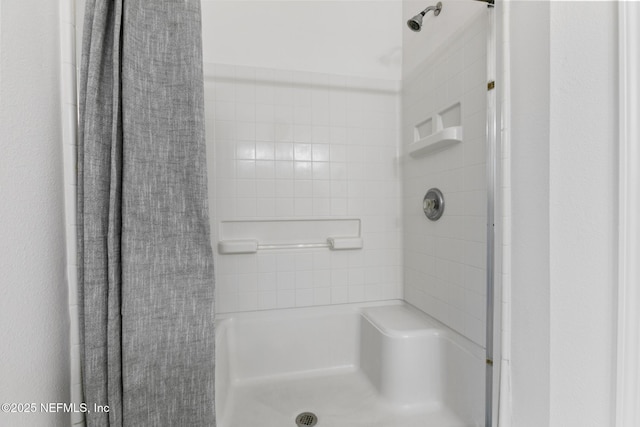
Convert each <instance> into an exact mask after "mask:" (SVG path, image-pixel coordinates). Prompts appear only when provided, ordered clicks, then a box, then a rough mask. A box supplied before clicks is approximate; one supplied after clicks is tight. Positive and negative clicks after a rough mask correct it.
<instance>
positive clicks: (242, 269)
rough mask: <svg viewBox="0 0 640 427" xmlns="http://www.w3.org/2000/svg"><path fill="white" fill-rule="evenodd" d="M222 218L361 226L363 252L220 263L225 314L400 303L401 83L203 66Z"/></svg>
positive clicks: (216, 204)
mask: <svg viewBox="0 0 640 427" xmlns="http://www.w3.org/2000/svg"><path fill="white" fill-rule="evenodd" d="M205 102H206V105H205V107H206V120H207V129H206V130H207V156H208V164H209V197H210V206H211V229H212V233H213V235H214V236H213V243H214V245H215V244H216V243H217V232H218V225H219V221H223V220H258V219H269V220H273V219H278V220H287V219H336V218H357V219H360V220H361V234H362V237H363V240H364V248H363V249H360V250H346V251H330V250H328V249H300V250H271V251H259V252H258V253H257V254H241V255H221V254H218V253H217V251H216V249H215V247H214V252H216V254H215V257H216V259H215V261H216V264H215V265H216V290H217V311H218V312H219V313H224V312H235V311H245V310H259V309H273V308H286V307H302V306H313V305H325V304H339V303H347V302H362V301H373V300H383V299H393V298H402V285H401V283H402V281H401V275H402V271H401V262H402V249H401V248H402V245H401V237H402V236H401V221H402V218H401V213H400V207H401V206H400V205H401V196H400V195H401V191H400V185H401V182H400V181H401V173H400V168H399V162H398V140H399V82H397V81H391V80H377V79H365V78H355V77H347V76H338V75H329V74H320V73H309V72H295V71H290V70H273V69H264V68H253V67H245V66H229V65H220V64H206V65H205Z"/></svg>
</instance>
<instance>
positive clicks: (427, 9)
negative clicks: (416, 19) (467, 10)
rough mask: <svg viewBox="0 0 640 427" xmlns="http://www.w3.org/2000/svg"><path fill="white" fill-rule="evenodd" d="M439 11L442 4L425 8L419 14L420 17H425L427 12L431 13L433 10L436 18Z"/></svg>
mask: <svg viewBox="0 0 640 427" xmlns="http://www.w3.org/2000/svg"><path fill="white" fill-rule="evenodd" d="M440 9H442V4H441V3H438V5H437V6H429V7H427V8H426V9H425V10H423V11H422V12H420V15H422V16H424V15H426V14H427V13H428V12H431V11H432V10H433V14H434V15H435V16H438V15H439V14H440Z"/></svg>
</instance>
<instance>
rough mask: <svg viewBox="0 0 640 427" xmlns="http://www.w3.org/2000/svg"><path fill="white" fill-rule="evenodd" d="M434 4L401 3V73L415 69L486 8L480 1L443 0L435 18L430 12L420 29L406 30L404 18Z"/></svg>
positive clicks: (410, 0) (411, 0) (416, 0)
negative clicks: (415, 30)
mask: <svg viewBox="0 0 640 427" xmlns="http://www.w3.org/2000/svg"><path fill="white" fill-rule="evenodd" d="M436 3H437V1H436V0H434V1H432V2H429V1H426V2H425V1H424V0H404V1H403V2H402V18H401V20H400V22H401V24H399V25H400V26H401V27H402V74H403V75H405V76H406V75H408V74H411V73H412V72H414V70H415V69H416V67H418V66H419V65H420V64H421V63H422V62H423V61H424V60H425V59H426V58H428V57H429V56H431V55H432V54H433V53H435V52H436V51H437V50H439V49H440V48H441V46H442V45H443V43H444V42H446V41H447V40H449V39H450V38H451V37H452V36H454V35H455V33H457V32H459V31H460V30H461V29H464V28H466V27H467V26H468V24H469V21H470V20H472V19H474V18H475V17H476V16H477V14H478V12H479V11H480V10H482V9H486V8H487V6H486V4H485V3H482V2H474V1H469V0H445V1H443V2H442V11H441V13H440V15H438V16H437V17H436V16H434V15H433V12H429V13H427V14H426V15H425V17H424V19H423V21H422V22H423V26H422V30H421V31H420V32H414V31H411V30H409V28H408V27H407V25H406V21H407V20H408V19H409V18H411V17H413V16H414V15H416V14H418V13H419V12H422V11H423V10H424V9H425V8H426V7H427V6H432V5H435V4H436Z"/></svg>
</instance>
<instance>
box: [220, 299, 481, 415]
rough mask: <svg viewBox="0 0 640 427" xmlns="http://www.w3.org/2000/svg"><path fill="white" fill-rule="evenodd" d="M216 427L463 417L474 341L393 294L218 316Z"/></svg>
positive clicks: (471, 411) (472, 382)
mask: <svg viewBox="0 0 640 427" xmlns="http://www.w3.org/2000/svg"><path fill="white" fill-rule="evenodd" d="M216 338H217V345H218V348H217V361H216V376H217V379H216V381H217V382H216V407H217V413H218V426H219V427H247V426H252V425H259V426H260V427H286V426H293V427H296V426H297V424H296V417H297V416H298V415H299V414H301V413H303V412H311V413H313V414H315V415H316V416H317V424H316V425H317V426H318V427H346V426H354V427H357V426H362V427H430V426H434V427H436V426H437V427H468V426H480V425H482V423H483V421H484V413H483V407H484V396H483V390H484V384H483V381H484V379H483V378H484V366H483V363H482V362H483V353H482V349H481V348H479V347H478V346H476V345H475V344H473V343H471V342H470V341H467V340H466V339H464V338H463V337H461V336H459V335H458V334H456V333H455V332H453V331H451V330H448V329H447V328H446V327H445V326H443V325H441V324H439V323H438V322H436V321H435V320H433V319H431V318H429V317H428V316H426V315H424V314H423V313H422V312H419V311H418V310H416V309H414V308H413V307H411V306H409V305H407V304H405V303H403V302H399V301H387V302H385V303H375V304H358V305H345V306H339V307H314V308H308V309H290V310H278V311H272V312H254V313H240V314H233V315H225V316H221V317H220V318H219V319H218V325H217V337H216Z"/></svg>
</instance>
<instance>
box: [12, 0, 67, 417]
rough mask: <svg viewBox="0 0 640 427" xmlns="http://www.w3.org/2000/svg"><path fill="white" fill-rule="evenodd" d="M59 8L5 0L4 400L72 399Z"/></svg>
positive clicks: (38, 1)
mask: <svg viewBox="0 0 640 427" xmlns="http://www.w3.org/2000/svg"><path fill="white" fill-rule="evenodd" d="M58 7H59V6H58V3H57V2H51V1H46V0H6V1H5V0H3V1H2V3H1V4H0V132H1V134H0V152H1V153H2V155H0V197H1V199H2V200H3V203H2V204H0V242H2V243H1V245H0V313H1V315H0V316H1V320H0V323H1V324H2V327H1V328H0V343H2V344H1V345H0V360H1V361H2V364H1V365H0V378H2V380H1V381H0V401H1V402H2V403H5V402H16V403H20V402H22V403H25V402H34V403H36V404H38V405H39V404H40V403H47V402H69V401H70V395H69V314H68V309H67V307H68V305H67V288H66V281H65V244H64V236H65V234H64V221H65V219H64V196H63V170H62V143H61V137H62V135H61V124H60V113H59V111H60V100H61V95H60V89H59V76H60V71H59V69H60V58H59V45H58V40H59V38H58V31H59V28H58ZM38 409H39V408H38ZM0 424H2V425H11V426H68V425H69V424H70V417H69V414H68V413H57V414H46V413H41V412H40V411H38V413H36V414H11V413H9V414H6V413H0Z"/></svg>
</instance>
